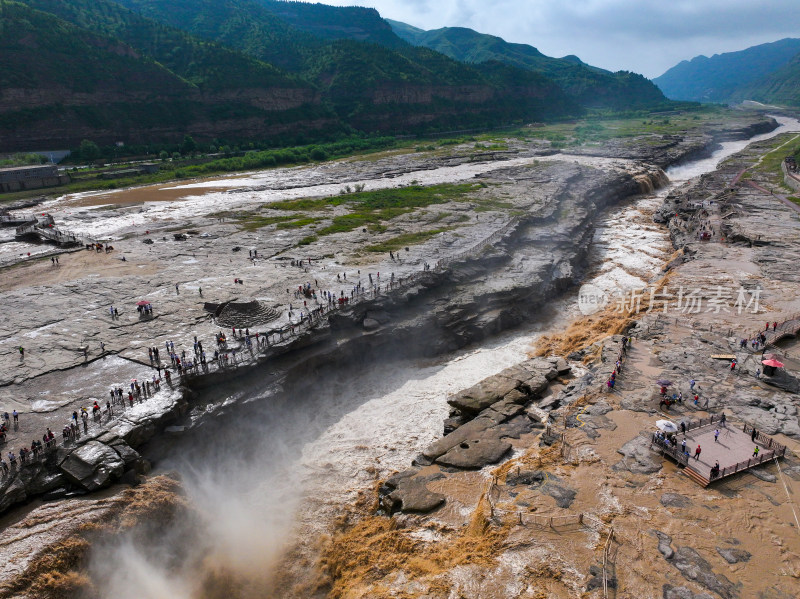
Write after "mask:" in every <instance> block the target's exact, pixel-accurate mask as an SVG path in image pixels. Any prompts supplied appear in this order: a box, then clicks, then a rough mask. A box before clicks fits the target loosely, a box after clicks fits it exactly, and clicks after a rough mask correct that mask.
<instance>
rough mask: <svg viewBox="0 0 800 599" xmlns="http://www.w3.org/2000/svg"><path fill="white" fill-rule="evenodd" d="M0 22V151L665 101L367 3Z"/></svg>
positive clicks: (109, 7)
mask: <svg viewBox="0 0 800 599" xmlns="http://www.w3.org/2000/svg"><path fill="white" fill-rule="evenodd" d="M0 26H2V31H3V36H0V63H2V64H3V69H0V150H25V149H29V148H34V147H39V146H42V145H59V146H70V145H71V146H72V147H75V146H76V145H77V144H78V143H79V142H80V140H81V139H84V138H88V139H92V140H95V141H97V142H98V143H101V144H106V145H111V144H113V143H114V142H115V141H123V142H126V143H130V142H132V143H136V144H140V145H142V144H148V143H165V142H167V143H174V142H175V141H176V140H178V141H180V140H181V139H182V138H183V136H184V135H186V134H191V135H193V136H195V137H197V139H198V141H211V140H212V139H213V140H217V141H215V142H214V143H215V144H217V145H221V144H223V143H227V142H232V141H253V140H260V141H265V140H269V141H270V142H271V143H276V144H279V145H283V144H299V143H308V142H309V141H316V140H323V139H330V138H332V137H336V136H338V135H341V134H343V133H347V134H350V133H353V132H354V131H355V132H363V133H390V134H406V133H419V132H424V131H446V130H455V129H475V128H485V127H495V126H498V125H507V124H511V123H524V122H530V121H536V120H548V119H553V118H565V117H567V118H573V117H576V116H580V115H581V114H583V113H584V112H585V109H586V107H600V108H619V109H630V108H640V107H652V106H659V105H662V104H663V103H664V102H665V98H664V97H663V95H662V94H661V93H660V92H659V91H658V90H657V89H656V88H655V87H654V86H652V85H651V84H650V83H649V82H648V81H647V80H646V79H644V78H643V77H641V76H640V75H634V74H632V73H608V72H607V71H603V70H602V69H596V68H594V67H589V66H588V65H585V64H583V63H582V62H581V61H580V60H578V59H577V58H576V57H565V58H564V59H553V58H549V57H546V56H544V55H542V54H541V53H539V52H538V50H536V49H535V48H532V47H530V46H524V45H522V44H506V42H504V41H503V40H500V39H499V38H494V37H493V36H483V37H482V38H481V39H480V40H478V41H480V42H481V43H482V44H483V45H484V46H486V47H489V48H491V50H492V51H491V52H489V51H488V50H487V51H485V52H484V53H483V55H481V56H477V55H476V56H474V57H470V58H469V59H463V58H464V55H465V53H467V52H468V51H469V46H470V44H474V43H476V40H475V39H472V38H471V36H474V35H480V34H475V32H471V30H463V31H461V30H459V29H454V30H453V33H452V34H449V35H448V37H449V38H450V39H449V43H450V45H451V46H453V47H454V48H455V47H457V48H458V51H456V50H450V51H448V52H439V51H437V50H436V49H431V48H429V47H426V46H425V45H414V44H411V43H409V42H408V41H406V40H405V39H402V37H400V36H398V35H397V34H396V33H395V30H394V29H393V28H392V26H390V24H389V23H387V22H386V21H385V20H383V19H382V18H381V16H380V14H378V12H377V11H375V10H374V9H368V8H359V7H345V8H340V7H334V6H327V5H321V4H311V3H304V2H282V1H281V2H278V1H276V0H116V1H112V0H2V1H0ZM423 33H424V32H423ZM440 41H441V42H442V44H443V45H444V38H442V39H441V40H440ZM489 42H491V43H489ZM511 50H513V52H512V51H511ZM449 54H454V55H456V56H458V57H459V58H454V57H451V56H450V55H449ZM472 58H474V60H473V59H472ZM112 66H113V68H111V67H112Z"/></svg>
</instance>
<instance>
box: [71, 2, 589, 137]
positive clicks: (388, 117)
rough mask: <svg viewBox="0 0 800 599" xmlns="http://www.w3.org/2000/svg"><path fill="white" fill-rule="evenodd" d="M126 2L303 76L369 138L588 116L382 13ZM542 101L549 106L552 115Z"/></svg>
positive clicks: (547, 86)
mask: <svg viewBox="0 0 800 599" xmlns="http://www.w3.org/2000/svg"><path fill="white" fill-rule="evenodd" d="M70 1H71V0H70ZM118 1H119V2H120V3H121V4H124V5H125V6H127V7H129V8H130V9H132V10H134V11H136V12H138V13H140V14H141V15H143V16H146V17H148V18H151V19H154V20H157V21H159V22H163V23H167V24H169V25H172V26H175V27H180V28H182V29H184V30H185V31H187V32H188V33H190V34H192V35H194V36H197V37H200V38H203V39H206V40H212V41H215V42H219V43H222V44H225V45H227V46H230V47H231V48H234V49H236V50H239V51H241V52H243V53H246V54H248V55H250V56H253V57H254V58H257V59H259V60H263V61H267V62H271V63H274V64H278V65H280V66H281V67H283V68H285V69H287V70H289V71H291V72H293V73H295V74H297V75H298V76H300V77H302V78H303V79H305V80H306V81H309V82H311V83H313V84H314V85H315V86H316V87H317V88H318V89H320V90H321V92H322V94H323V97H324V98H326V100H327V101H328V102H330V105H331V106H332V107H333V108H334V110H335V111H336V113H337V114H338V115H339V117H340V118H341V119H342V121H343V122H345V123H346V124H348V125H349V126H352V127H355V128H357V129H359V130H362V131H368V132H373V131H386V132H399V133H406V132H413V131H419V130H421V129H439V130H442V129H448V128H473V127H484V126H487V125H500V124H505V123H508V122H511V121H514V120H539V119H543V118H547V117H548V116H555V115H557V116H568V115H575V114H578V113H580V108H579V107H578V106H577V105H575V103H574V102H571V101H570V100H569V98H567V97H566V96H565V95H564V94H563V92H562V91H561V90H560V89H559V88H558V87H557V86H555V85H553V83H552V82H551V81H549V80H546V79H544V78H538V79H533V78H529V77H520V78H519V83H515V84H514V85H509V84H508V83H504V84H500V83H498V81H499V79H498V78H496V77H493V76H492V74H491V69H489V70H482V69H475V68H472V67H470V66H468V65H464V64H461V63H459V62H457V61H455V60H453V59H451V58H448V57H446V56H444V55H442V54H439V53H436V52H432V51H430V50H428V49H425V48H416V47H413V46H411V45H409V44H407V43H406V42H404V41H403V40H401V39H400V38H399V37H397V36H396V35H395V34H394V33H393V32H392V30H391V28H390V27H389V26H388V24H387V23H386V22H385V21H384V20H383V19H381V18H380V15H379V14H378V13H377V12H376V11H374V10H372V9H363V8H355V7H348V8H338V7H332V6H326V5H323V4H308V3H303V2H275V1H272V0H118ZM534 98H536V100H534ZM539 98H545V99H546V100H547V102H546V103H547V108H546V110H545V109H543V102H542V101H540V100H539ZM499 106H502V107H503V109H498V110H496V111H495V110H494V109H495V107H499Z"/></svg>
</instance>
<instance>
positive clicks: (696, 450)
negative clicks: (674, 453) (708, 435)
mask: <svg viewBox="0 0 800 599" xmlns="http://www.w3.org/2000/svg"><path fill="white" fill-rule="evenodd" d="M701 451H702V449H701V448H700V444H699V443H698V444H697V449H695V450H694V459H695V460H697V461H698V462H699V461H700V452H701Z"/></svg>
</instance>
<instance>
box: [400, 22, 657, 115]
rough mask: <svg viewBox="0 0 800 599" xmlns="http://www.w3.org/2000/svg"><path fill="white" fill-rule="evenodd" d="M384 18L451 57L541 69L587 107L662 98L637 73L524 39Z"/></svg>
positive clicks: (406, 36) (626, 104) (410, 37)
mask: <svg viewBox="0 0 800 599" xmlns="http://www.w3.org/2000/svg"><path fill="white" fill-rule="evenodd" d="M386 21H387V22H388V23H389V24H390V25H391V26H392V29H394V32H395V33H396V34H397V35H398V36H400V37H401V38H403V39H405V40H406V41H407V42H409V43H411V44H414V45H415V46H424V47H426V48H431V49H432V50H436V51H437V52H441V53H442V54H445V55H446V56H449V57H450V58H453V59H455V60H458V61H461V62H464V63H468V64H481V63H486V62H490V61H498V62H502V63H505V64H508V65H512V66H515V67H517V68H520V69H525V70H528V71H535V72H537V73H541V74H543V75H545V76H546V77H549V78H550V79H552V80H553V81H555V82H556V83H557V84H558V85H559V86H561V88H562V89H563V90H564V92H565V93H566V94H567V96H569V97H570V98H572V99H573V100H574V101H576V102H578V103H579V104H581V105H582V106H585V107H587V108H616V109H619V108H623V107H625V108H633V107H644V106H652V105H653V104H656V103H659V102H663V101H664V100H665V98H664V96H663V95H662V93H661V91H660V90H659V89H658V88H657V87H656V86H655V85H653V84H652V83H651V82H650V81H648V80H647V79H645V78H644V77H642V76H641V75H637V74H635V73H629V72H626V71H620V72H619V73H612V72H610V71H606V70H603V69H600V68H597V67H593V66H590V65H587V64H586V63H584V62H583V61H581V60H580V59H579V58H578V57H577V56H565V57H564V58H551V57H549V56H546V55H544V54H542V53H541V52H540V51H539V50H538V49H536V48H535V47H533V46H530V45H528V44H516V43H511V42H507V41H505V40H504V39H502V38H500V37H497V36H494V35H489V34H485V33H479V32H477V31H475V30H473V29H468V28H466V27H444V28H441V29H433V30H430V31H426V30H424V29H419V28H417V27H413V26H412V25H408V24H407V23H401V22H400V21H393V20H391V19H386Z"/></svg>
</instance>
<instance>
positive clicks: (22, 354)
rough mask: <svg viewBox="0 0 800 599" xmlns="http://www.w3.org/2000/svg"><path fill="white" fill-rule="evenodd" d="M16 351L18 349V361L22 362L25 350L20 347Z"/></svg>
mask: <svg viewBox="0 0 800 599" xmlns="http://www.w3.org/2000/svg"><path fill="white" fill-rule="evenodd" d="M18 349H19V359H20V360H24V359H25V348H24V347H22V346H21V345H20V346H19V348H18Z"/></svg>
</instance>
